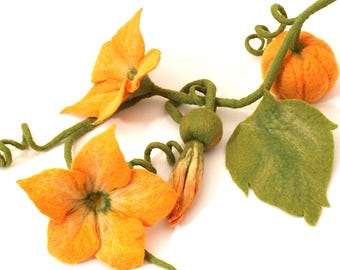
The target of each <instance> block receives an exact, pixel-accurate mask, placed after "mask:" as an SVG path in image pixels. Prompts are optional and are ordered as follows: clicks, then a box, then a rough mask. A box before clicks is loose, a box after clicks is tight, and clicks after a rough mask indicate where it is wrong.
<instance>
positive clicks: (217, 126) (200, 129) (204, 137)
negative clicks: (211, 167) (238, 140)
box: [179, 108, 223, 149]
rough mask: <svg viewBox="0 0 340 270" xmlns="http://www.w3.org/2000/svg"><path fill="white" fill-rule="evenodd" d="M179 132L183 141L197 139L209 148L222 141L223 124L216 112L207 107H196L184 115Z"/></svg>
mask: <svg viewBox="0 0 340 270" xmlns="http://www.w3.org/2000/svg"><path fill="white" fill-rule="evenodd" d="M179 132H180V135H181V138H182V140H183V142H188V141H192V140H197V141H199V142H201V143H202V144H203V145H204V148H205V149H209V148H212V147H214V146H215V145H217V144H218V143H219V142H220V140H221V138H222V135H223V124H222V121H221V119H220V118H219V117H218V115H217V114H216V113H215V112H213V111H211V110H208V109H206V108H195V109H192V110H191V111H189V112H188V113H186V114H185V115H184V116H183V117H182V119H181V123H180V126H179Z"/></svg>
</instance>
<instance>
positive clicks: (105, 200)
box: [84, 191, 111, 213]
mask: <svg viewBox="0 0 340 270" xmlns="http://www.w3.org/2000/svg"><path fill="white" fill-rule="evenodd" d="M84 201H85V205H86V206H87V207H88V208H89V209H90V210H91V211H93V212H95V213H98V212H104V213H105V212H107V211H108V210H110V209H111V200H110V197H109V194H107V193H104V192H102V191H96V192H91V193H89V194H87V196H86V197H85V199H84Z"/></svg>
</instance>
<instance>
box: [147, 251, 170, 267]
mask: <svg viewBox="0 0 340 270" xmlns="http://www.w3.org/2000/svg"><path fill="white" fill-rule="evenodd" d="M145 260H146V261H148V262H149V263H152V264H154V265H157V266H159V267H162V268H164V269H168V270H176V268H175V267H173V266H172V265H171V264H168V263H167V262H165V261H163V260H160V259H158V258H157V257H155V256H154V255H152V254H151V253H150V252H149V251H147V250H145Z"/></svg>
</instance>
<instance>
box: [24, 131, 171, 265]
mask: <svg viewBox="0 0 340 270" xmlns="http://www.w3.org/2000/svg"><path fill="white" fill-rule="evenodd" d="M114 129H115V127H114V126H112V127H110V128H109V129H108V130H107V131H105V132H103V133H102V134H100V135H97V136H96V137H94V138H93V139H91V140H90V141H89V142H88V143H87V144H86V145H85V146H84V147H83V148H82V149H81V150H80V151H79V153H78V155H77V156H76V157H75V159H74V161H73V163H72V167H71V169H70V170H65V169H49V170H46V171H43V172H41V173H40V174H37V175H34V176H32V177H30V178H27V179H23V180H18V184H19V185H20V187H21V188H23V189H24V191H25V192H26V193H27V194H28V196H29V197H30V199H31V200H32V201H33V202H34V204H35V205H36V206H37V208H38V209H39V210H40V211H41V212H42V213H43V214H45V215H47V216H48V217H49V218H50V222H49V225H48V250H49V252H50V253H51V254H52V255H53V256H55V257H56V258H58V259H59V260H61V261H64V262H67V263H78V262H81V261H84V260H86V259H88V258H90V257H91V256H93V255H94V256H95V257H97V258H98V259H100V260H102V261H104V262H105V263H107V264H108V265H110V266H112V267H115V268H117V269H131V268H134V267H138V266H140V265H142V264H143V262H144V244H145V229H144V226H143V225H145V226H151V225H153V224H155V223H156V222H157V221H159V220H160V219H162V218H164V217H165V216H167V215H168V213H169V212H170V211H171V209H172V208H173V206H174V204H175V202H176V200H177V194H176V192H175V191H174V190H173V189H172V188H171V186H170V185H169V184H168V183H166V182H164V181H163V180H162V179H161V178H160V177H158V176H157V175H155V174H153V173H151V172H149V171H146V170H144V169H130V168H129V166H128V164H127V163H126V162H125V160H124V156H123V155H122V153H121V151H120V148H119V145H118V143H117V141H116V139H115V137H114Z"/></svg>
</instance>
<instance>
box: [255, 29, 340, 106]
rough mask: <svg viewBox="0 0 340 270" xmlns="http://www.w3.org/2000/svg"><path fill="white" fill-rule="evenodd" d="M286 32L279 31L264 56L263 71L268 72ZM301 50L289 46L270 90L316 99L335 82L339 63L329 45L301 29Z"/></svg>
mask: <svg viewBox="0 0 340 270" xmlns="http://www.w3.org/2000/svg"><path fill="white" fill-rule="evenodd" d="M286 35H287V32H283V33H281V34H280V35H278V36H277V37H276V38H275V39H274V40H273V41H272V42H271V43H270V44H269V45H268V46H267V48H266V49H265V51H264V53H263V56H262V75H263V77H265V76H266V74H267V72H268V71H269V69H270V66H271V64H272V62H273V59H274V58H275V56H276V54H277V52H278V50H279V49H280V46H281V45H282V42H283V40H284V38H285V36H286ZM299 43H300V45H301V46H302V49H301V51H300V52H293V51H291V50H289V51H288V52H287V54H286V56H285V58H284V61H283V63H282V67H281V69H280V71H279V73H278V75H277V77H276V79H275V81H274V83H273V85H272V88H271V91H272V92H273V93H274V94H275V95H277V96H278V97H280V98H283V99H300V100H304V101H307V102H309V103H313V102H316V101H318V100H319V99H321V98H322V97H323V96H324V95H325V94H326V93H327V92H328V91H329V90H331V89H332V87H333V86H334V84H335V82H336V80H337V78H338V65H337V62H336V59H335V56H334V53H333V51H332V49H331V48H330V47H329V45H328V44H327V43H326V42H325V41H323V40H321V39H319V38H317V37H315V36H314V35H312V34H310V33H308V32H301V35H300V39H299Z"/></svg>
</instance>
